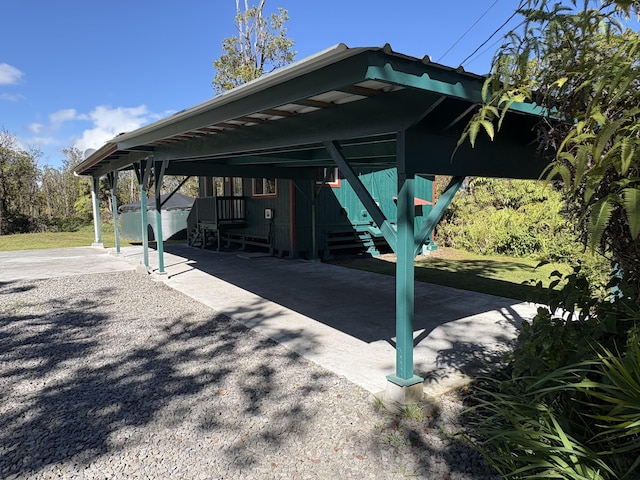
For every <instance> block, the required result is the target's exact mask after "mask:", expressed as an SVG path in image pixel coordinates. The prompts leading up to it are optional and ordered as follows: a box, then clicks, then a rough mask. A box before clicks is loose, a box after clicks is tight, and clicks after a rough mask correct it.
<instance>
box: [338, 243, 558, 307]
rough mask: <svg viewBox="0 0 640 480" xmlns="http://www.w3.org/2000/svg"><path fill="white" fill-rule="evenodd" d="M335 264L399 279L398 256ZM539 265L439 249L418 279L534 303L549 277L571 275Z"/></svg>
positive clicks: (424, 261)
mask: <svg viewBox="0 0 640 480" xmlns="http://www.w3.org/2000/svg"><path fill="white" fill-rule="evenodd" d="M331 263H334V264H337V265H342V266H346V267H350V268H358V269H361V270H367V271H371V272H377V273H383V274H386V275H395V256H394V255H383V256H381V257H378V258H366V257H357V258H352V257H351V258H339V259H336V260H333V261H332V262H331ZM537 265H538V262H537V261H536V260H531V259H527V258H513V257H500V256H481V255H475V254H473V253H469V252H465V251H462V250H454V249H452V248H439V249H438V250H436V251H434V252H432V254H431V255H430V256H427V257H423V256H420V257H418V258H417V259H416V279H417V280H418V281H421V282H428V283H435V284H438V285H446V286H449V287H455V288H460V289H462V290H471V291H474V292H480V293H488V294H490V295H498V296H502V297H508V298H515V299H519V300H532V299H533V297H532V295H533V293H534V292H535V288H534V287H533V286H532V285H534V284H535V283H536V282H538V281H541V282H542V284H543V285H544V286H548V285H549V283H550V279H549V274H550V273H551V272H553V271H554V270H559V271H560V272H562V273H569V272H570V268H569V267H567V266H566V265H562V264H555V265H554V264H548V265H544V266H542V267H540V268H536V266H537Z"/></svg>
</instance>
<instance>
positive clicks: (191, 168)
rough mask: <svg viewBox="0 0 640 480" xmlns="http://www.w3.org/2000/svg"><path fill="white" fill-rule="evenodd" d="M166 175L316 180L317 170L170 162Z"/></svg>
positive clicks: (197, 161)
mask: <svg viewBox="0 0 640 480" xmlns="http://www.w3.org/2000/svg"><path fill="white" fill-rule="evenodd" d="M165 174H166V175H190V176H203V177H242V178H287V179H296V178H300V179H307V180H311V179H315V169H314V168H310V167H309V166H306V167H297V168H278V167H270V166H266V165H243V166H229V165H225V164H223V163H215V162H213V161H208V160H193V161H181V162H178V161H173V162H169V164H168V165H167V168H166V171H165Z"/></svg>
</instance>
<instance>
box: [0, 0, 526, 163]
mask: <svg viewBox="0 0 640 480" xmlns="http://www.w3.org/2000/svg"><path fill="white" fill-rule="evenodd" d="M494 1H495V0H483V1H477V0H475V1H474V0H458V1H437V2H436V1H433V0H403V1H401V2H390V1H389V0H386V1H382V0H323V1H316V2H312V1H308V0H268V1H267V5H266V10H268V11H273V10H274V9H276V8H277V7H283V8H286V9H287V10H288V11H289V16H290V20H289V22H288V24H287V26H288V33H289V37H290V38H292V39H293V40H294V41H295V47H294V50H295V51H296V52H297V56H296V59H298V60H299V59H302V58H304V57H306V56H309V55H311V54H313V53H316V52H318V51H320V50H323V49H325V48H327V47H330V46H332V45H335V44H337V43H340V42H343V43H346V44H347V45H348V46H350V47H360V46H380V45H383V44H384V43H390V44H391V46H392V47H393V49H394V50H395V51H397V52H401V53H404V54H407V55H413V56H416V57H422V56H424V55H429V56H431V58H432V60H434V61H439V62H440V63H443V64H446V65H451V66H457V65H459V64H460V62H461V61H462V60H463V59H464V58H466V57H467V56H468V55H469V54H471V53H472V52H473V51H474V50H475V48H476V47H478V46H479V45H480V44H481V43H482V42H483V41H484V40H486V39H487V38H488V37H489V36H490V35H491V33H493V32H494V30H495V29H496V28H498V27H499V26H500V25H501V24H502V23H503V22H504V21H505V20H506V19H507V18H508V17H509V16H510V15H511V13H512V12H513V11H514V9H515V8H516V6H517V4H518V0H498V1H497V3H495V5H494V6H493V7H492V9H491V10H490V11H489V13H487V14H486V15H485V16H484V17H483V18H482V19H481V20H480V21H479V22H478V23H477V25H475V27H473V28H472V29H471V31H470V32H469V33H468V34H467V35H466V36H465V37H464V38H463V39H462V40H461V41H460V42H459V43H458V44H457V45H456V46H455V47H454V48H453V49H452V50H451V51H450V52H449V53H448V54H447V55H446V56H444V57H443V58H441V57H442V55H443V54H444V53H445V52H446V51H447V50H448V49H449V48H450V47H451V46H452V45H453V44H454V42H456V40H458V39H459V37H460V36H461V35H462V34H463V33H464V32H465V31H466V30H467V29H469V27H471V26H472V24H473V23H474V22H475V21H476V20H478V18H479V17H480V16H481V15H482V14H483V13H485V11H486V10H487V9H488V8H489V7H490V6H491V5H492V4H494ZM234 15H235V1H234V0H182V1H175V0H173V1H170V0H155V1H150V0H133V1H132V0H108V1H106V0H103V1H93V0H58V1H52V0H19V1H17V0H16V1H12V2H8V3H7V5H5V6H4V8H3V20H2V28H0V128H3V129H5V130H7V131H9V132H10V133H12V134H13V135H15V136H16V137H17V138H18V140H19V141H20V143H21V145H22V146H23V147H24V148H27V147H29V146H37V147H39V148H40V149H41V150H42V152H43V156H42V157H41V159H40V161H39V163H40V164H41V165H45V164H48V165H52V166H54V167H58V166H60V162H61V159H62V158H63V155H62V153H61V150H62V149H63V148H66V147H69V146H76V147H78V148H80V149H81V150H82V151H84V150H85V149H87V148H99V147H100V146H101V145H103V143H104V142H105V141H107V140H110V139H111V138H113V137H114V136H115V135H117V134H118V133H120V132H125V131H130V130H133V129H135V128H138V127H140V126H142V125H145V124H147V123H150V122H152V121H155V120H158V119H160V118H164V117H166V116H168V115H170V114H172V113H174V112H176V111H179V110H183V109H185V108H188V107H190V106H193V105H195V104H197V103H200V102H203V101H205V100H207V99H209V98H211V97H212V96H213V90H212V88H211V80H212V79H213V76H214V74H215V72H214V70H213V66H212V62H213V60H214V59H216V58H218V57H219V56H220V54H221V43H222V40H223V39H224V38H226V37H229V36H231V35H233V34H234V33H235V30H234V25H233V17H234ZM518 22H519V19H518V18H517V17H516V18H514V19H513V20H512V21H511V22H510V23H509V24H508V25H507V27H505V28H504V29H503V32H506V31H507V30H508V29H509V27H515V26H516V25H517V24H518ZM498 38H501V35H500V36H496V37H494V40H492V41H491V42H489V43H488V44H487V47H489V46H491V45H493V48H491V49H489V51H487V52H486V53H485V54H484V55H482V56H476V57H474V58H473V59H472V61H471V62H467V63H466V64H465V68H466V69H467V70H470V71H473V72H476V73H486V72H487V71H488V69H489V63H490V60H491V55H492V53H493V50H494V49H495V48H496V46H497V45H496V44H494V41H496V40H498ZM487 47H484V48H483V49H481V50H480V51H481V52H482V51H483V50H486V48H487Z"/></svg>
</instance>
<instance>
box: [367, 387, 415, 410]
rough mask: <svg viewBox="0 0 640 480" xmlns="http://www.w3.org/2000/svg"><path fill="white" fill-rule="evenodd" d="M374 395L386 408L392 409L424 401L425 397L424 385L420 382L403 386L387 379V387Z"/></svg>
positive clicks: (399, 408)
mask: <svg viewBox="0 0 640 480" xmlns="http://www.w3.org/2000/svg"><path fill="white" fill-rule="evenodd" d="M373 396H374V397H375V398H376V399H377V400H379V401H381V402H382V404H383V405H384V407H385V408H386V409H388V410H391V411H396V410H401V409H402V407H404V406H406V405H409V404H412V403H420V402H422V400H423V399H424V385H423V383H422V382H420V383H416V384H414V385H409V386H402V385H397V384H395V383H393V382H390V381H387V387H386V389H385V390H384V391H382V392H379V393H376V394H374V395H373Z"/></svg>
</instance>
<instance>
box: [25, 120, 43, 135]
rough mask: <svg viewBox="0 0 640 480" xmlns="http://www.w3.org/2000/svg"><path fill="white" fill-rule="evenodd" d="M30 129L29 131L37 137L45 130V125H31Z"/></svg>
mask: <svg viewBox="0 0 640 480" xmlns="http://www.w3.org/2000/svg"><path fill="white" fill-rule="evenodd" d="M28 128H29V131H31V132H33V133H35V134H36V135H37V134H38V133H40V132H41V131H42V129H43V128H44V125H42V124H41V123H32V124H31V125H29V127H28Z"/></svg>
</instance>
